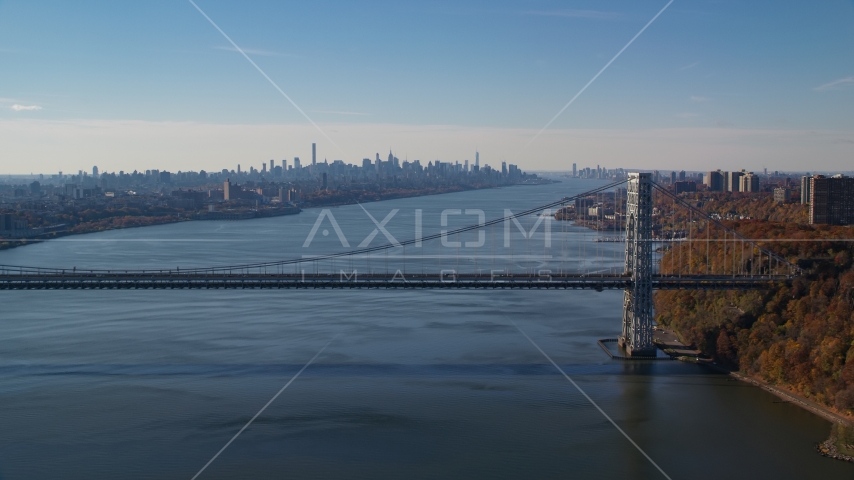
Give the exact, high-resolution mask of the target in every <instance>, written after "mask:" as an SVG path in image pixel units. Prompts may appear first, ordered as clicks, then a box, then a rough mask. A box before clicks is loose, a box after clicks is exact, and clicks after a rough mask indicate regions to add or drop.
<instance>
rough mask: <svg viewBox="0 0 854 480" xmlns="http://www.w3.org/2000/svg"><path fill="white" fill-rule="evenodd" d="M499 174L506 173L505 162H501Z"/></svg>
mask: <svg viewBox="0 0 854 480" xmlns="http://www.w3.org/2000/svg"><path fill="white" fill-rule="evenodd" d="M501 174H502V175H507V162H501Z"/></svg>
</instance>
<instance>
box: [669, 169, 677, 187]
mask: <svg viewBox="0 0 854 480" xmlns="http://www.w3.org/2000/svg"><path fill="white" fill-rule="evenodd" d="M674 183H676V172H670V184H671V185H673V184H674Z"/></svg>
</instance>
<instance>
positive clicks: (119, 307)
mask: <svg viewBox="0 0 854 480" xmlns="http://www.w3.org/2000/svg"><path fill="white" fill-rule="evenodd" d="M593 185H594V183H592V182H567V183H561V184H555V185H545V186H537V187H513V188H505V189H498V190H485V191H476V192H463V193H458V194H450V195H440V196H433V197H422V198H416V199H403V200H393V201H386V202H377V203H371V204H367V205H365V208H367V209H368V211H370V212H372V213H373V215H374V216H375V217H376V218H377V220H382V218H383V217H385V216H386V214H388V212H389V211H391V210H392V209H394V208H397V209H399V213H398V214H396V216H394V218H393V219H392V220H390V222H389V223H388V224H387V228H388V229H389V231H390V232H391V233H392V234H393V235H395V236H396V237H397V238H398V239H400V240H403V239H405V238H409V237H411V236H412V235H413V219H414V211H415V209H422V210H423V215H424V231H425V234H427V233H430V232H431V231H436V230H438V229H439V228H440V224H439V214H440V212H441V211H442V210H443V209H446V208H460V209H466V208H470V209H472V208H476V209H482V210H484V211H485V212H486V213H487V216H488V217H493V216H501V215H502V214H503V209H504V208H511V209H518V210H521V209H523V208H525V207H532V206H536V205H539V204H544V203H547V202H549V201H552V200H554V199H557V198H559V197H561V196H564V195H569V194H571V193H575V192H579V191H581V190H584V189H586V188H588V187H591V186H593ZM332 212H334V216H335V218H336V219H337V221H338V222H339V223H340V226H341V229H342V230H343V232H344V233H345V235H346V236H347V238H348V239H350V242H351V244H352V245H351V246H355V244H357V243H359V242H361V240H362V239H363V238H365V237H366V236H367V235H368V234H369V233H370V232H371V231H372V230H373V228H374V224H373V223H371V222H370V220H368V218H367V217H366V216H365V214H364V213H363V212H362V210H361V209H360V208H359V207H358V206H347V207H340V208H335V209H332ZM319 213H320V210H319V209H318V210H308V211H306V212H303V213H302V214H300V215H297V216H292V217H279V218H273V219H263V220H251V221H244V222H189V223H183V224H173V225H163V226H156V227H146V228H141V229H128V230H119V231H111V232H103V233H98V234H92V235H82V236H76V237H67V238H64V239H61V240H58V241H51V242H46V243H43V244H39V245H34V246H28V247H25V248H18V249H14V250H9V251H4V252H0V263H4V264H23V265H43V266H60V267H63V268H73V267H75V266H76V267H79V268H83V267H97V268H111V269H121V268H158V267H159V268H174V267H175V266H181V267H189V266H199V265H224V264H230V263H242V262H255V261H266V260H274V259H281V258H290V257H294V256H299V255H303V254H305V253H306V251H305V250H301V249H302V245H303V243H304V241H305V239H306V236H307V234H308V233H309V231H310V229H311V227H312V226H313V224H314V222H315V220H316V219H317V218H318V215H319ZM529 220H530V222H532V221H533V220H531V219H529ZM459 221H460V222H462V221H463V219H459ZM468 221H471V218H469V219H468ZM530 222H529V223H526V224H525V226H528V227H529V226H530V225H532V224H531V223H530ZM552 227H553V229H554V232H555V233H554V234H555V235H556V238H557V239H556V240H555V242H554V244H553V245H552V248H551V250H550V251H548V252H544V250H543V243H542V239H540V240H539V242H540V243H539V244H538V243H537V242H536V241H537V240H538V238H537V237H535V238H533V239H532V241H531V242H530V244H529V245H527V246H524V248H527V249H528V250H527V251H522V250H516V251H515V254H516V255H521V254H528V255H530V254H533V253H538V254H539V253H543V254H545V253H548V254H549V255H551V258H552V260H549V261H546V262H545V263H547V264H549V265H550V266H552V267H554V266H555V265H557V264H558V263H559V264H560V266H561V267H565V268H569V267H568V266H569V265H571V266H572V267H573V268H576V269H579V270H584V271H596V270H600V269H607V268H611V267H614V266H619V263H620V256H621V252H620V251H619V247H620V246H619V244H610V245H609V244H595V243H593V242H591V241H590V240H591V239H592V238H593V235H594V234H593V233H591V232H589V231H586V230H583V229H574V228H568V227H566V226H565V225H558V224H557V223H555V224H553V225H552ZM502 228H503V227H502ZM491 234H492V235H495V232H492V233H491ZM498 234H499V235H500V234H501V230H499V231H498ZM380 241H384V238H383V236H382V234H380V235H379V237H378V238H376V239H375V240H374V243H373V244H378V243H379V242H380ZM514 241H515V240H514ZM316 242H317V243H315V244H312V247H311V251H310V252H309V253H312V254H315V253H318V252H327V251H336V250H341V249H342V248H343V247H341V245H339V243H340V242H339V240H338V238H337V237H336V236H335V235H328V236H326V237H323V236H322V235H319V234H318V236H317V237H316ZM520 245H521V244H520ZM426 248H433V247H430V246H427V247H426ZM485 248H488V247H485ZM520 251H521V253H520ZM407 253H408V254H409V255H412V253H411V252H407ZM447 253H448V252H446V251H443V250H441V249H438V248H437V252H436V258H431V259H428V260H424V259H422V260H421V263H422V265H420V266H422V267H423V266H424V265H426V267H427V268H430V267H436V266H438V265H437V264H438V262H440V261H442V262H445V267H447V266H448V265H449V264H448V262H455V260H447V257H444V256H443V255H445V254H447ZM483 253H484V254H486V253H488V252H483ZM505 253H506V252H505ZM423 256H425V257H426V255H423ZM487 257H488V255H483V256H480V257H478V258H477V259H475V260H471V259H469V260H462V261H463V262H481V263H480V264H479V265H478V267H476V268H492V267H493V262H494V261H495V260H491V259H488V258H487ZM558 257H559V261H558V260H554V258H558ZM484 258H487V259H486V260H484ZM371 261H372V262H374V263H373V265H374V266H373V268H377V269H379V268H383V265H382V263H381V258H380V257H377V258H375V259H372V260H371ZM497 262H498V263H499V265H498V266H499V267H501V266H502V265H504V264H506V263H508V262H509V263H516V264H519V262H518V260H517V259H508V258H506V256H505V257H501V258H500V259H499V260H497ZM502 262H503V263H502ZM485 263H489V265H486V264H485ZM412 265H419V264H418V263H415V264H412V263H410V268H416V267H413V266H412ZM469 268H475V267H473V266H471V265H469ZM621 303H622V297H621V293H620V292H609V291H605V292H595V291H552V290H532V291H518V290H514V291H504V290H497V291H492V290H490V291H475V290H470V291H463V290H461V291H444V290H441V291H440V290H426V291H412V290H406V291H404V290H300V291H295V290H220V291H216V290H205V291H183V290H168V291H43V292H42V291H23V292H0V312H2V314H0V478H2V479H13V478H14V479H18V478H27V479H31V478H87V479H91V478H117V477H121V478H158V479H159V478H188V479H189V478H191V477H192V476H193V475H195V474H196V473H197V472H198V471H199V469H201V468H202V466H204V465H205V464H206V463H207V462H208V460H210V459H211V457H213V455H214V454H216V452H217V451H219V450H220V448H222V446H223V445H225V443H226V442H228V440H229V439H230V438H231V437H232V436H233V435H234V434H235V433H237V431H238V430H240V428H241V427H242V426H243V425H245V424H246V422H248V421H249V419H250V418H252V416H253V415H255V413H256V412H258V410H259V409H261V407H263V406H264V404H265V403H267V402H268V401H269V400H270V399H271V398H272V397H273V396H274V395H275V394H276V393H277V392H278V391H279V389H281V388H282V386H284V385H285V384H286V383H287V382H288V381H289V380H290V379H291V378H292V377H293V375H294V374H296V373H297V372H298V371H299V370H300V368H302V367H303V366H304V365H305V364H306V362H308V361H309V359H311V358H312V357H313V356H314V355H315V354H316V353H317V352H318V351H320V350H321V348H323V347H324V345H327V344H328V347H327V348H326V350H325V351H324V352H323V353H322V354H321V355H320V356H319V357H318V358H317V360H316V362H315V363H314V364H312V365H310V366H309V367H308V368H306V369H305V371H304V372H303V373H302V374H301V375H300V376H299V377H298V378H297V379H296V380H295V381H294V382H293V383H292V384H291V385H290V386H289V387H288V388H287V389H286V390H285V391H284V392H283V393H282V394H281V396H279V397H278V398H277V399H276V400H275V401H274V402H273V403H272V404H271V405H270V406H269V407H268V408H267V409H266V410H265V411H264V413H262V414H261V415H260V416H259V417H258V418H257V419H256V420H255V422H254V423H253V424H252V425H251V426H250V427H249V428H247V429H246V430H245V431H244V432H243V433H242V434H241V435H240V436H239V437H238V438H237V439H236V440H235V441H234V442H233V443H232V444H231V445H230V446H229V447H228V449H226V450H225V451H224V452H223V453H222V454H221V455H220V456H219V457H218V458H217V459H216V460H215V461H214V462H213V463H211V464H210V466H209V467H208V468H207V469H206V470H205V471H204V472H203V473H202V474H201V475H200V476H199V478H234V477H241V478H257V477H263V478H336V479H337V478H366V479H368V478H370V479H373V478H437V477H441V478H590V477H596V478H639V479H640V478H644V479H645V478H664V477H663V476H662V475H661V474H660V473H659V472H658V471H657V470H656V469H655V467H654V466H653V465H652V464H651V463H650V462H649V461H648V460H647V459H646V458H644V457H643V456H642V455H641V454H640V453H639V452H638V450H637V449H635V447H634V446H632V444H631V443H630V442H629V441H628V440H627V439H626V438H625V437H624V436H623V435H622V434H621V433H620V432H619V431H618V430H617V429H615V428H614V426H613V425H611V424H610V423H609V422H608V421H607V420H606V419H605V418H604V417H603V415H602V414H601V413H600V412H599V411H597V410H596V409H595V408H594V407H593V406H592V405H591V404H590V402H588V401H587V400H586V399H585V398H584V397H583V396H582V395H581V394H580V393H579V391H578V390H576V389H575V388H574V387H573V386H572V384H570V382H568V381H567V379H566V378H564V377H563V376H562V375H560V374H559V372H558V371H557V370H556V369H555V368H554V367H553V366H551V365H550V364H549V363H548V361H547V360H546V359H545V358H544V357H543V356H542V355H541V354H540V353H539V352H538V351H537V350H536V349H535V348H534V347H533V346H532V345H531V344H530V343H529V342H528V341H527V340H526V339H525V337H524V336H523V335H522V334H521V333H520V332H519V330H517V328H516V327H515V326H514V323H515V324H516V325H518V326H519V328H521V329H522V330H524V331H525V333H527V334H528V335H529V336H530V337H531V338H532V339H533V340H534V341H535V342H537V344H539V345H540V347H542V349H543V350H544V351H545V352H546V353H548V354H549V355H550V356H551V357H552V358H553V359H554V360H555V361H556V362H557V363H558V364H559V365H561V367H562V368H563V369H564V370H565V371H566V373H567V374H568V375H569V376H570V377H571V378H572V379H573V380H575V381H576V382H577V383H578V385H579V387H580V388H582V389H583V390H584V391H585V392H586V393H587V394H588V395H589V396H590V397H591V398H592V399H593V400H594V401H595V402H597V403H598V404H599V405H600V407H601V408H602V409H603V410H604V411H605V412H606V413H607V414H608V415H609V416H611V417H612V418H613V420H614V421H615V422H616V423H617V424H618V425H619V426H620V427H622V428H623V429H624V430H625V432H626V433H627V434H628V435H629V436H630V437H631V438H632V439H633V440H634V441H635V442H636V443H637V444H638V445H639V446H640V447H641V448H643V449H644V450H645V451H646V452H647V453H648V454H649V456H650V457H651V458H652V459H653V460H654V461H655V462H656V463H657V464H658V465H659V466H660V467H661V468H662V469H663V470H664V471H665V472H666V473H667V474H668V475H669V476H670V477H672V478H674V479H678V478H691V479H702V478H710V479H711V478H715V479H717V478H751V479H752V478H851V477H852V476H854V468H852V466H850V464H845V463H842V462H838V461H833V460H828V459H825V458H822V457H820V456H818V455H817V454H816V453H815V452H814V450H813V445H814V444H815V443H816V442H818V441H822V440H824V439H825V438H826V436H827V434H828V433H829V424H828V423H827V422H826V421H824V420H822V419H820V418H818V417H815V416H814V415H811V414H809V413H807V412H805V411H803V410H801V409H799V408H797V407H794V406H792V405H789V404H786V403H781V402H780V401H779V400H778V399H777V398H776V397H774V396H772V395H770V394H767V393H765V392H763V391H761V390H759V389H756V388H753V387H750V386H747V385H745V384H743V383H739V382H734V381H731V380H729V379H728V378H727V377H726V376H722V375H718V374H714V373H713V372H711V371H709V370H706V369H703V368H701V367H697V366H694V365H688V364H682V363H678V362H655V363H624V362H618V361H612V360H610V359H608V358H607V356H605V354H604V353H603V352H602V350H601V349H600V348H599V347H598V345H597V344H596V340H597V339H600V338H606V337H613V336H615V335H616V333H617V332H618V330H619V316H620V309H621Z"/></svg>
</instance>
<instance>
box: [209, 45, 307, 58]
mask: <svg viewBox="0 0 854 480" xmlns="http://www.w3.org/2000/svg"><path fill="white" fill-rule="evenodd" d="M213 48H214V49H216V50H225V51H228V52H238V53H240V50H238V49H236V48H234V47H213ZM243 51H244V52H246V53H247V54H248V55H259V56H262V57H295V56H296V55H292V54H290V53H279V52H273V51H270V50H255V49H252V48H244V49H243Z"/></svg>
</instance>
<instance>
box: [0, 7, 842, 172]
mask: <svg viewBox="0 0 854 480" xmlns="http://www.w3.org/2000/svg"><path fill="white" fill-rule="evenodd" d="M196 4H197V5H198V7H199V8H200V9H203V10H204V12H205V13H206V14H207V15H209V16H210V19H211V20H212V21H215V22H216V23H217V24H218V25H219V27H220V28H221V29H222V30H223V32H224V33H226V34H227V35H228V36H229V37H230V38H231V39H232V40H233V41H234V42H235V43H236V44H237V45H238V46H240V47H241V48H242V49H244V52H245V53H246V54H247V56H249V57H250V58H251V60H252V61H254V62H256V64H257V65H258V67H259V68H260V69H262V71H263V72H265V73H266V74H267V75H268V76H269V78H270V80H271V81H273V82H275V84H276V85H278V86H279V87H280V88H281V89H282V91H283V92H285V93H286V94H287V95H288V96H289V97H290V98H291V99H292V100H293V102H294V103H295V104H296V105H299V107H300V108H301V109H302V110H303V111H304V112H305V114H306V115H305V116H303V115H302V114H301V113H300V112H299V111H298V110H297V109H296V108H294V106H293V105H291V104H290V103H289V102H288V101H287V100H286V99H285V98H283V96H282V95H281V94H280V93H279V92H277V91H276V89H275V88H274V86H273V85H271V84H270V83H268V81H267V80H266V79H265V78H264V76H262V74H261V73H259V71H257V70H256V69H255V68H254V67H253V65H252V64H251V63H250V62H248V61H247V60H246V59H245V58H244V57H243V56H242V55H241V54H240V53H239V52H237V51H236V49H235V48H234V47H233V46H232V45H231V44H230V43H229V42H228V41H227V40H226V39H225V38H224V37H223V35H221V34H220V32H218V31H217V30H216V29H215V28H214V27H213V26H212V25H211V24H210V23H209V22H208V20H207V19H206V18H205V17H204V16H202V15H201V14H200V13H199V11H197V10H196V8H194V6H193V5H192V4H191V3H189V2H183V1H177V2H155V4H148V3H147V4H138V5H137V4H127V5H125V4H115V5H114V4H101V3H98V2H83V3H78V4H75V5H73V6H72V5H67V4H64V3H62V2H52V1H45V2H20V1H6V2H2V3H0V61H2V62H3V64H4V65H6V66H7V69H4V70H6V75H5V76H4V81H3V82H2V83H0V141H2V143H3V145H4V147H5V148H4V152H3V155H2V156H3V163H4V167H6V168H4V171H3V172H0V173H12V174H26V173H30V172H36V173H39V172H45V173H47V172H52V171H58V170H63V169H65V170H66V171H68V170H69V169H70V168H73V167H75V166H81V165H96V164H97V165H99V166H100V167H101V169H102V170H110V171H118V170H122V169H127V168H128V166H130V165H133V164H138V163H140V162H144V163H145V164H146V165H151V166H152V167H153V168H161V169H171V170H198V169H200V168H203V167H204V166H217V167H220V168H231V166H232V165H234V164H236V163H250V162H253V163H254V162H255V161H256V160H259V159H264V158H276V159H278V158H286V157H294V156H299V157H302V158H305V157H308V156H309V152H306V151H304V150H305V147H304V146H305V145H307V144H308V143H309V140H310V141H316V142H317V143H318V150H319V151H322V152H324V157H325V158H328V159H329V160H330V161H332V160H333V159H342V160H344V161H346V162H348V163H356V162H358V161H360V159H361V158H363V157H365V156H370V155H371V154H372V153H373V152H375V151H376V145H389V146H390V147H392V148H393V149H394V151H395V152H396V153H397V152H399V155H400V156H401V157H402V158H403V157H404V156H406V157H408V158H410V159H413V158H420V159H421V160H422V161H424V162H426V161H429V160H435V159H441V160H442V161H456V160H459V161H463V160H465V159H469V160H473V158H471V154H468V155H464V154H461V153H460V152H474V150H475V149H476V148H477V149H478V150H479V151H480V152H481V157H482V159H484V160H486V161H488V162H489V163H492V164H500V162H501V161H507V162H510V163H518V164H520V166H522V167H523V168H525V169H527V170H570V169H571V165H572V163H578V164H596V163H602V164H608V165H615V166H617V165H618V166H620V167H625V168H644V169H654V168H658V169H680V170H681V169H688V170H702V169H704V168H706V167H705V166H706V165H709V164H714V165H716V166H719V167H720V168H724V169H735V168H748V169H753V170H757V171H758V170H761V169H762V168H763V167H768V168H769V169H770V168H773V169H775V170H777V169H779V170H828V171H830V170H849V169H850V167H848V165H849V164H850V159H851V157H852V153H854V118H852V116H851V115H850V113H849V112H850V111H851V106H852V104H854V76H853V75H854V59H852V58H851V57H850V54H849V53H848V49H847V48H846V46H847V45H850V44H851V41H852V40H854V32H852V31H851V29H850V28H849V26H850V24H851V20H854V3H852V2H850V1H831V2H823V3H821V4H818V5H810V4H801V3H796V2H752V3H751V4H749V5H742V4H741V3H739V2H735V1H721V2H704V3H699V4H697V3H686V2H682V1H679V0H677V1H674V2H673V3H672V5H669V7H668V8H667V9H666V10H665V11H663V12H661V15H660V16H659V17H657V18H656V20H655V21H654V22H653V23H651V24H650V25H649V26H648V28H647V29H646V30H645V31H643V33H642V34H641V35H639V36H638V37H637V39H636V40H635V41H634V42H633V43H631V45H629V46H628V47H627V48H625V51H623V52H622V54H621V55H620V56H619V57H618V58H616V59H615V60H614V61H613V63H612V64H610V66H609V67H608V68H607V69H606V70H604V71H603V72H602V73H601V76H599V77H598V78H596V80H595V82H592V83H591V84H590V86H589V88H587V89H586V90H584V92H583V93H582V94H581V95H579V96H578V98H577V100H576V101H575V102H574V103H573V104H572V105H571V106H570V107H569V108H567V109H566V110H565V111H564V112H563V113H562V114H561V115H560V116H558V117H557V118H556V119H555V121H554V123H553V124H551V126H550V127H549V128H548V129H547V130H545V131H544V133H543V134H542V135H541V136H539V137H538V138H536V140H534V141H532V140H533V139H534V137H535V136H536V134H537V132H538V131H540V130H541V129H542V128H543V126H545V125H546V124H547V123H548V121H549V120H550V119H552V118H553V117H554V116H555V114H556V113H558V111H560V109H561V108H562V107H563V106H564V105H565V104H566V103H567V102H568V101H569V100H570V99H572V98H573V96H575V95H576V94H578V93H579V90H581V89H582V87H584V86H585V84H587V83H588V82H589V81H590V80H591V78H593V77H594V75H596V74H597V72H599V71H600V69H602V68H603V66H605V65H606V64H607V63H608V62H609V60H612V59H613V58H614V55H615V54H617V53H618V52H619V51H620V50H621V49H622V48H624V47H625V46H626V44H627V42H629V41H630V40H631V39H632V38H633V37H634V36H635V35H636V34H638V32H639V31H640V30H641V29H642V28H643V27H644V25H646V24H647V23H648V22H650V19H652V18H653V17H654V16H655V15H656V14H657V13H659V12H660V11H661V9H662V8H663V7H665V5H667V4H668V2H666V1H655V2H653V1H645V2H634V3H630V2H624V1H608V2H573V3H571V4H565V3H558V2H534V3H526V4H524V5H520V4H515V3H509V2H468V3H466V4H464V5H462V6H459V5H457V4H453V3H450V2H439V3H434V4H431V5H429V6H411V5H400V4H395V3H382V2H375V3H360V4H358V5H351V4H346V3H335V2H329V3H320V4H311V5H292V4H279V3H275V2H257V3H252V4H250V5H243V4H234V3H228V2H219V1H212V0H208V1H205V0H200V1H197V2H196ZM306 117H309V118H311V119H312V120H313V121H314V122H315V123H316V124H317V126H318V128H319V129H320V132H319V131H318V129H316V128H315V127H314V126H312V125H311V123H309V121H308V120H307V119H306ZM321 132H322V133H323V134H325V135H326V136H327V137H328V138H329V139H331V140H332V141H333V142H334V145H333V144H332V143H331V142H330V141H329V140H328V139H327V138H324V137H323V135H321ZM295 146H298V147H299V148H294V147H295ZM77 168H79V167H77Z"/></svg>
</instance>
